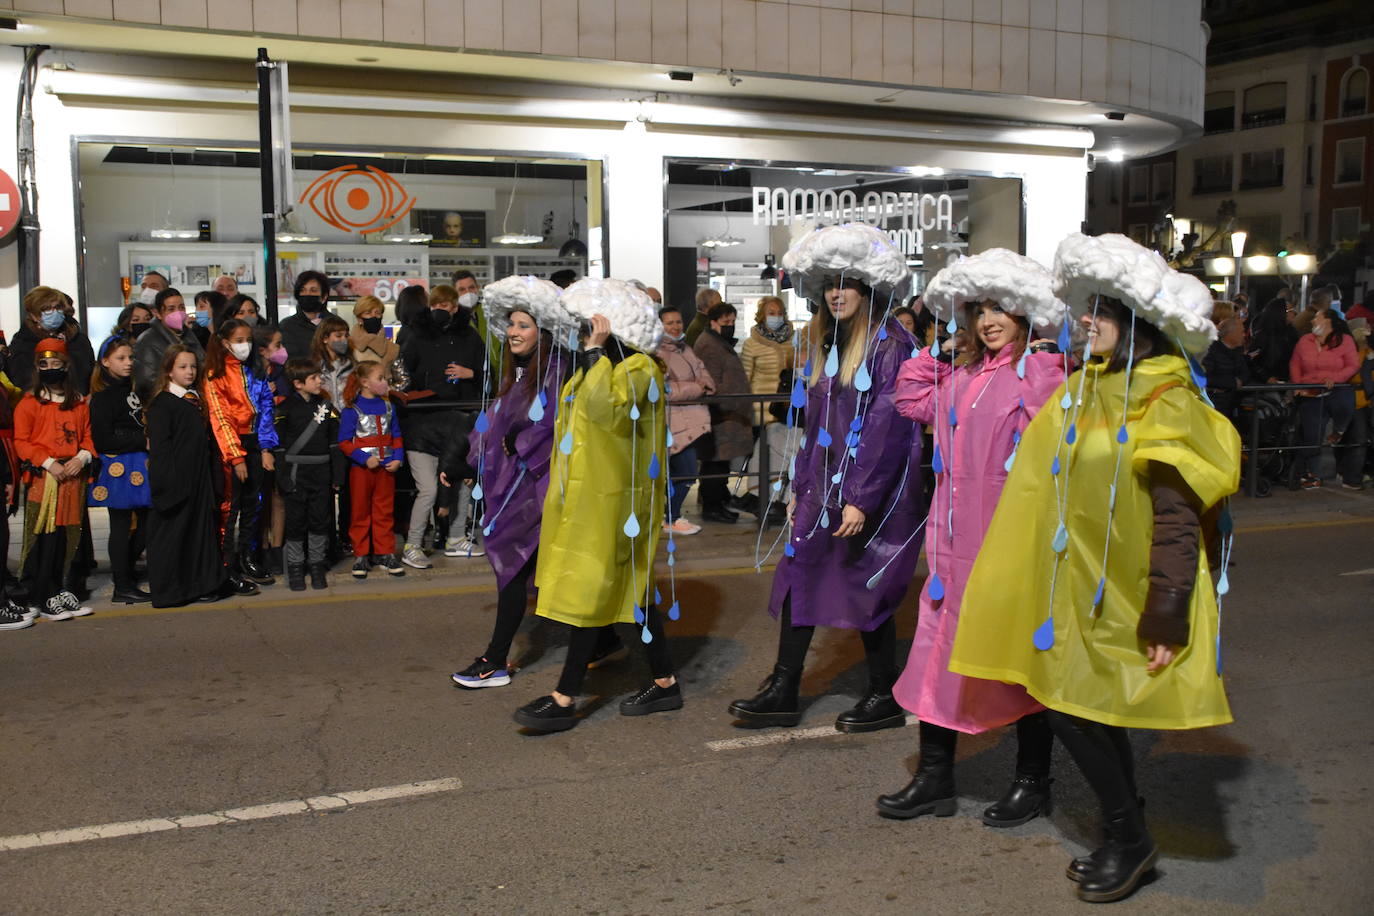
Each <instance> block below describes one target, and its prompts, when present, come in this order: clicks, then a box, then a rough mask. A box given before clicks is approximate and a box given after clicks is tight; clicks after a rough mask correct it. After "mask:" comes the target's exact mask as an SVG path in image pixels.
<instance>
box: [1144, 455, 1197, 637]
mask: <svg viewBox="0 0 1374 916" xmlns="http://www.w3.org/2000/svg"><path fill="white" fill-rule="evenodd" d="M1150 501H1151V503H1152V505H1153V510H1154V536H1153V539H1152V541H1151V543H1150V588H1149V591H1148V592H1147V593H1146V596H1145V610H1144V611H1143V612H1142V613H1141V615H1140V623H1139V624H1138V625H1137V626H1136V635H1137V636H1139V637H1140V638H1141V639H1144V640H1146V641H1147V642H1155V643H1163V644H1165V645H1171V646H1186V645H1187V644H1188V635H1189V634H1188V607H1189V602H1190V599H1191V598H1192V594H1193V584H1194V582H1195V581H1196V579H1197V556H1198V538H1199V529H1200V523H1199V517H1198V516H1199V513H1198V505H1197V498H1196V497H1195V496H1194V495H1193V492H1192V490H1190V489H1189V488H1188V485H1187V484H1186V483H1184V482H1183V478H1182V477H1180V476H1179V473H1178V471H1177V470H1175V469H1174V468H1172V467H1170V466H1168V465H1164V464H1159V463H1158V462H1152V463H1151V464H1150Z"/></svg>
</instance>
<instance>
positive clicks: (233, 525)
mask: <svg viewBox="0 0 1374 916" xmlns="http://www.w3.org/2000/svg"><path fill="white" fill-rule="evenodd" d="M243 451H244V460H243V464H244V467H246V468H248V476H247V477H246V478H245V479H243V480H239V478H238V475H237V474H235V473H234V469H233V468H229V469H228V471H229V475H228V483H229V488H230V496H229V512H228V513H227V514H226V515H225V519H224V544H223V547H224V559H225V562H230V561H232V560H233V559H235V558H237V557H239V556H249V555H251V554H252V551H253V539H254V538H255V537H256V536H257V533H258V503H259V500H260V498H261V497H262V474H263V471H262V452H261V451H260V450H259V449H258V439H257V436H244V437H243ZM226 467H227V466H226Z"/></svg>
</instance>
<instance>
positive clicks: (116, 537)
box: [109, 509, 148, 591]
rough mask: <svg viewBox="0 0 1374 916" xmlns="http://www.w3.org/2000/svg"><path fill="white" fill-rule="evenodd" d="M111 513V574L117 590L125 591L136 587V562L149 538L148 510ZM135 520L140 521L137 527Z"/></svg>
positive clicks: (115, 510)
mask: <svg viewBox="0 0 1374 916" xmlns="http://www.w3.org/2000/svg"><path fill="white" fill-rule="evenodd" d="M109 512H110V574H111V576H112V577H113V578H114V587H115V589H116V590H118V591H125V590H128V589H131V588H133V587H134V562H135V561H136V560H137V559H138V556H139V554H141V553H143V545H144V541H145V539H146V538H147V536H148V510H147V509H110V510H109ZM134 519H137V520H138V525H137V526H135V525H134ZM130 529H132V532H131V530H130Z"/></svg>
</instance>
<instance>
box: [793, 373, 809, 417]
mask: <svg viewBox="0 0 1374 916" xmlns="http://www.w3.org/2000/svg"><path fill="white" fill-rule="evenodd" d="M792 406H793V407H795V408H796V409H797V410H801V409H802V408H804V407H805V406H806V386H805V385H803V384H802V380H801V377H800V376H798V377H797V378H795V379H793V380H792Z"/></svg>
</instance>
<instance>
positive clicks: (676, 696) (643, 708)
mask: <svg viewBox="0 0 1374 916" xmlns="http://www.w3.org/2000/svg"><path fill="white" fill-rule="evenodd" d="M681 708H682V688H681V687H679V686H678V683H677V681H673V685H672V686H671V687H660V686H658V685H657V684H655V683H654V682H653V681H650V682H649V686H648V687H645V688H644V689H643V690H641V691H639V693H636V694H635V695H634V696H632V697H630V698H629V699H626V700H622V701H621V702H620V714H621V715H622V716H647V715H649V713H652V712H667V711H669V710H670V709H681Z"/></svg>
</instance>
